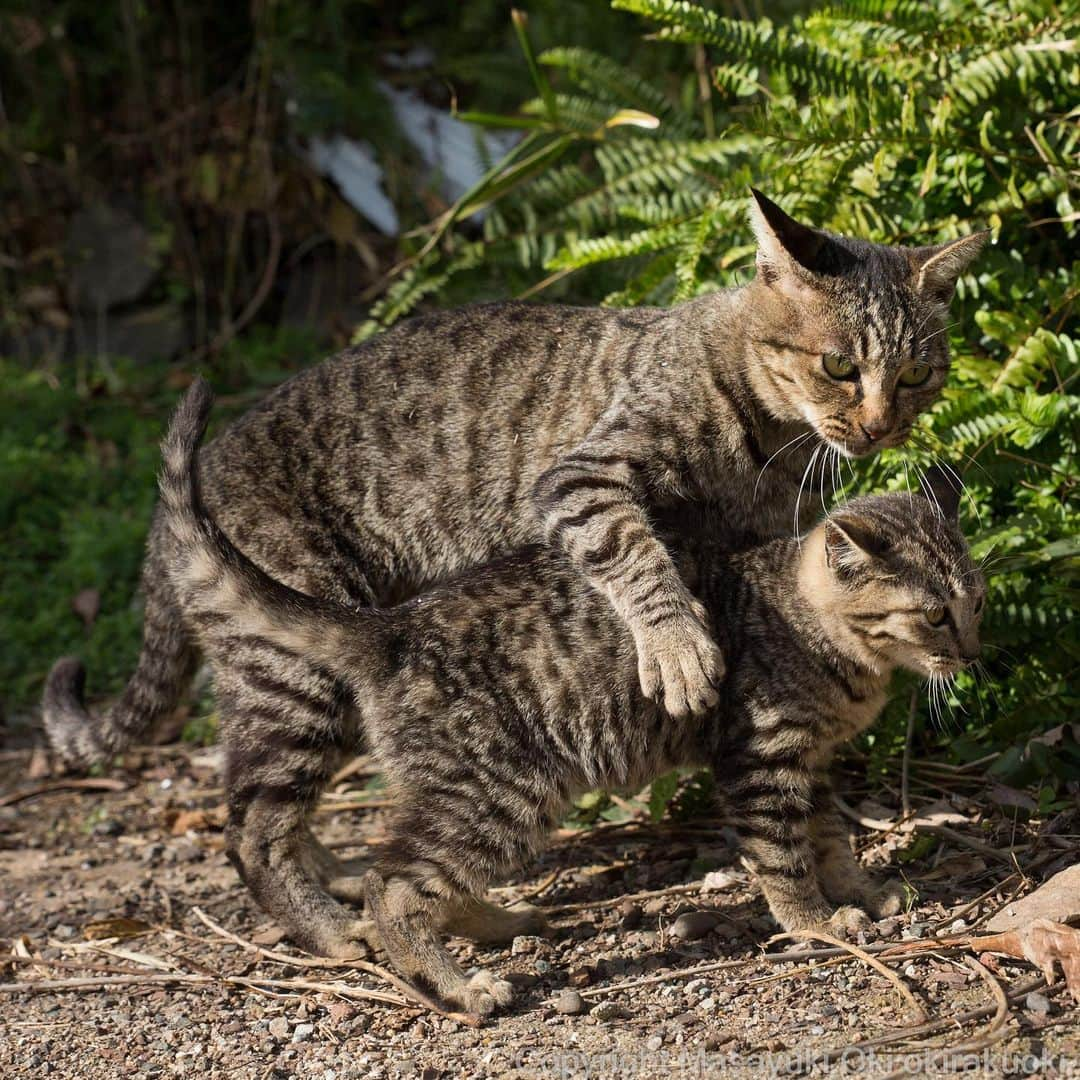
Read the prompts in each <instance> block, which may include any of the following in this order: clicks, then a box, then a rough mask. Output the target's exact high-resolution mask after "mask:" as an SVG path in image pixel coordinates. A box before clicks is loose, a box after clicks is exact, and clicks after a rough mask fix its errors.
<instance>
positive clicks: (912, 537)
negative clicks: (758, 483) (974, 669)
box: [825, 470, 986, 676]
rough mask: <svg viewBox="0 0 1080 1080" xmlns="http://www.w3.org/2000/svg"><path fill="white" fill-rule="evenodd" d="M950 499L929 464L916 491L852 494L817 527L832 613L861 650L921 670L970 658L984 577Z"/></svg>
mask: <svg viewBox="0 0 1080 1080" xmlns="http://www.w3.org/2000/svg"><path fill="white" fill-rule="evenodd" d="M958 502H959V496H958V494H957V491H956V489H955V488H954V487H953V486H952V485H951V484H949V483H948V482H947V478H946V477H945V475H944V473H942V472H941V471H939V470H931V471H930V473H929V474H928V487H927V490H926V493H925V494H912V495H908V494H907V493H899V492H897V493H893V494H890V495H884V496H880V495H879V496H870V497H867V498H862V499H856V500H854V501H853V502H851V503H849V504H848V505H847V506H846V507H844V508H843V509H842V510H840V511H837V512H836V513H835V514H833V515H832V516H831V517H830V518H829V520H828V521H827V522H826V524H825V557H826V562H827V564H828V567H829V569H830V571H831V572H832V574H833V576H834V579H835V581H836V583H837V584H838V586H839V588H838V590H837V592H836V597H837V599H836V608H837V615H838V617H839V618H840V619H841V620H842V621H843V623H844V625H845V628H846V630H847V632H848V634H849V635H850V636H851V637H852V638H853V639H855V640H856V641H858V642H859V644H860V645H861V646H862V647H863V648H864V649H866V650H867V651H869V652H870V653H873V654H876V655H877V656H880V657H881V658H882V659H885V660H887V661H888V662H889V663H891V664H895V665H899V666H902V667H905V668H908V669H909V670H911V671H914V672H917V673H918V674H922V675H943V676H951V675H955V674H956V673H957V672H958V671H960V670H962V669H963V668H964V667H966V666H967V665H969V664H971V663H973V662H974V661H975V660H976V659H978V656H979V649H980V642H979V623H980V621H981V619H982V615H983V610H984V607H985V601H986V580H985V578H984V577H983V574H982V571H981V570H980V569H979V568H978V567H977V566H975V564H974V563H973V562H972V559H971V554H970V552H969V551H968V547H967V544H966V543H965V541H964V538H963V536H962V535H961V533H960V530H959V528H958V525H957V520H956V513H957V509H958Z"/></svg>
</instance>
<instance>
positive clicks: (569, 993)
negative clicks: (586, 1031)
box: [555, 990, 599, 1016]
mask: <svg viewBox="0 0 1080 1080" xmlns="http://www.w3.org/2000/svg"><path fill="white" fill-rule="evenodd" d="M598 1007H599V1006H598ZM555 1011H556V1012H557V1013H562V1014H563V1016H577V1015H578V1014H579V1013H583V1012H584V1011H585V999H584V998H583V997H582V996H581V995H580V994H579V993H578V992H577V991H576V990H564V991H563V992H562V993H561V994H560V995H559V996H558V998H557V999H556V1001H555Z"/></svg>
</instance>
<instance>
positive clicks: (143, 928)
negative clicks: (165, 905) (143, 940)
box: [83, 918, 153, 941]
mask: <svg viewBox="0 0 1080 1080" xmlns="http://www.w3.org/2000/svg"><path fill="white" fill-rule="evenodd" d="M151 930H153V927H152V926H151V925H150V924H149V923H145V922H143V921H142V920H141V919H125V918H120V919H105V920H104V921H102V922H92V923H87V924H86V926H84V927H83V937H84V938H86V940H87V941H101V940H102V939H103V938H130V937H139V935H140V934H148V933H150V931H151Z"/></svg>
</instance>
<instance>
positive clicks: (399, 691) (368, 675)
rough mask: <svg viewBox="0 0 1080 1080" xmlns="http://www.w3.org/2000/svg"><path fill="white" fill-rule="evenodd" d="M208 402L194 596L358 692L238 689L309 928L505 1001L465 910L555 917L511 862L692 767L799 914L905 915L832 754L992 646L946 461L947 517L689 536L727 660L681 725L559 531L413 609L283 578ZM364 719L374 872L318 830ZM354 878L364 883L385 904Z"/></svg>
mask: <svg viewBox="0 0 1080 1080" xmlns="http://www.w3.org/2000/svg"><path fill="white" fill-rule="evenodd" d="M209 405H210V395H209V391H208V389H207V388H206V386H205V384H203V383H199V384H197V385H196V386H195V387H193V388H192V390H191V391H190V392H189V394H188V396H187V398H186V399H185V401H184V403H183V404H182V405H181V407H180V409H179V411H178V413H177V416H176V418H175V419H174V422H173V425H172V428H171V430H170V434H169V437H168V439H167V440H166V443H165V446H164V467H163V472H162V478H161V494H162V502H163V505H164V507H165V517H164V526H165V527H166V528H168V529H170V530H171V532H172V534H173V537H174V540H175V549H174V559H173V563H172V569H171V574H172V581H173V586H174V588H175V590H176V595H177V598H178V601H179V603H180V604H181V606H182V607H183V609H184V611H185V614H186V616H187V618H188V619H189V621H190V623H191V625H193V626H195V627H196V628H197V629H198V632H199V635H200V638H201V641H202V644H203V647H204V648H205V649H206V650H207V651H208V653H209V654H210V656H211V657H212V658H213V659H214V661H215V663H216V665H217V670H218V672H219V675H227V674H228V672H229V671H230V670H231V668H232V667H233V665H234V664H235V663H236V662H237V653H238V651H239V652H240V653H241V659H240V663H242V664H246V663H249V662H250V661H249V660H247V659H245V658H244V655H243V654H244V653H245V652H246V650H251V655H256V654H258V652H259V651H260V650H263V651H264V653H267V654H269V655H272V656H273V657H275V658H285V657H306V658H307V659H308V661H309V662H310V663H311V665H312V668H313V669H314V670H319V671H321V672H323V677H324V678H325V680H326V681H327V684H328V686H329V687H333V689H334V692H335V693H336V695H337V696H336V700H337V702H338V703H339V709H338V711H337V712H334V713H331V714H326V715H324V716H323V718H322V725H321V727H320V728H318V729H313V728H312V727H311V726H310V725H309V724H307V723H298V724H288V723H285V722H284V721H285V720H287V719H288V718H289V717H291V715H292V713H291V712H290V711H289V710H287V709H283V710H282V711H281V712H279V713H277V714H271V715H267V714H266V713H264V712H259V711H255V710H254V709H253V708H252V707H251V706H250V705H249V703H248V702H246V701H245V700H244V699H243V697H242V696H238V697H237V698H235V699H233V700H232V701H230V702H228V703H227V707H226V708H225V709H223V710H222V714H223V723H224V725H225V727H224V731H223V736H224V738H225V741H226V744H227V745H228V746H229V747H230V749H231V751H232V754H231V757H230V776H229V805H230V820H229V825H228V831H227V843H228V850H229V853H230V857H231V858H232V859H233V861H234V862H235V863H236V865H237V867H238V869H239V870H240V872H241V874H242V875H243V876H244V878H245V880H246V881H247V882H248V884H249V885H250V886H251V889H252V891H253V892H254V894H255V896H256V898H257V899H258V900H259V902H260V903H261V904H262V905H263V906H264V907H265V908H266V909H267V910H268V911H269V912H270V913H271V914H273V915H274V917H275V918H277V919H278V920H280V921H281V923H282V925H283V926H285V927H286V929H287V930H288V931H289V933H290V934H291V935H292V936H293V938H294V939H295V940H297V941H298V942H299V943H300V944H302V945H303V946H305V947H306V948H309V949H311V950H313V951H316V952H323V953H329V954H331V955H350V954H353V953H355V951H356V949H357V942H358V941H366V942H368V943H369V944H371V945H372V946H378V947H382V948H383V949H385V950H386V952H387V953H388V954H389V956H390V958H391V959H392V961H393V962H394V964H395V965H396V966H397V967H398V968H399V969H400V970H401V971H402V972H403V973H405V974H406V975H408V976H410V977H413V978H415V979H418V980H421V981H423V982H424V983H426V984H427V985H429V986H430V987H432V988H433V989H434V990H435V991H436V993H438V994H439V995H440V997H442V998H443V999H444V1000H445V1001H447V1002H448V1003H450V1004H452V1005H454V1006H456V1007H459V1008H463V1009H467V1010H470V1011H476V1012H481V1013H484V1012H490V1011H491V1010H493V1009H494V1008H496V1007H497V1006H499V1005H505V1004H507V1003H508V1001H509V999H510V995H511V989H510V986H509V984H507V983H505V982H503V981H501V980H498V979H496V978H494V977H493V976H492V975H491V974H490V973H487V972H483V973H481V974H479V975H476V976H474V977H472V978H471V979H470V978H468V977H467V976H466V975H465V974H464V973H463V972H462V971H461V969H460V968H459V967H458V965H457V964H456V962H455V961H454V960H453V959H452V957H451V956H450V955H449V953H447V951H446V949H445V948H444V946H443V945H442V942H441V940H440V931H442V930H447V929H448V930H451V931H452V932H457V933H467V934H472V935H476V936H481V937H483V938H484V939H485V940H505V939H507V938H510V937H513V936H514V935H515V934H518V933H522V932H526V931H528V930H532V931H535V930H537V929H538V928H540V927H542V925H543V922H542V917H541V916H540V915H539V913H538V912H535V911H534V910H531V909H518V910H512V911H509V912H507V911H503V910H500V909H498V908H495V907H493V906H491V905H489V904H487V903H486V902H485V901H484V900H483V896H484V893H485V892H486V890H487V888H488V886H489V885H490V884H491V883H492V881H493V880H494V879H495V878H497V877H499V876H502V875H505V874H507V873H509V872H510V871H512V870H514V869H516V868H518V867H519V866H520V865H521V864H522V862H523V861H524V860H526V859H528V858H529V857H530V856H531V855H533V853H534V852H535V851H536V850H537V849H538V848H539V847H540V846H541V844H542V843H543V842H544V839H545V836H546V834H547V833H548V831H549V830H550V829H551V828H552V826H553V825H554V824H556V823H557V822H558V820H559V819H560V817H561V816H562V815H563V814H564V813H565V811H566V810H567V808H568V807H569V805H570V802H571V800H573V799H574V798H575V797H576V796H577V795H578V794H580V793H581V792H583V791H586V790H590V789H593V788H598V787H599V788H607V789H612V788H632V789H636V788H639V787H640V786H642V785H643V784H645V783H647V782H648V781H649V780H650V779H652V778H654V777H655V776H657V775H659V774H661V773H663V772H665V771H667V770H669V769H670V768H672V767H674V766H676V765H702V764H708V765H711V767H712V768H713V770H714V772H715V774H716V778H717V785H716V787H717V791H718V792H719V793H720V797H721V800H722V802H723V803H724V804H725V806H724V808H725V809H726V810H727V811H728V812H729V813H731V814H733V815H735V816H737V818H738V820H739V825H738V829H739V833H740V836H741V839H742V845H743V851H744V854H745V855H746V857H747V859H748V860H749V861H750V863H751V864H752V866H753V867H754V869H755V871H756V873H757V875H758V878H759V880H760V882H761V885H762V888H763V890H764V893H765V896H766V898H767V899H768V902H769V906H770V908H771V910H772V912H773V914H774V915H775V916H776V918H777V919H778V920H779V921H780V923H781V924H782V925H783V926H784V927H785V928H787V929H801V928H807V927H814V926H820V925H822V924H826V923H828V924H830V925H832V926H833V927H834V928H845V929H851V928H855V927H857V926H859V925H860V924H865V921H866V916H865V914H864V913H863V912H864V911H865V912H869V913H870V914H871V915H872V916H874V917H880V916H881V915H883V914H886V913H891V912H895V911H896V910H897V909H898V905H899V896H900V892H899V890H898V889H897V888H896V887H894V886H887V887H885V888H884V889H882V888H879V887H878V886H877V885H875V884H874V883H873V881H872V880H871V879H870V878H869V877H868V876H867V875H866V874H865V873H864V872H863V871H862V870H861V869H860V868H859V866H858V865H857V863H856V862H855V860H854V858H853V856H852V855H851V852H850V850H849V849H848V847H847V844H846V840H845V833H844V829H843V826H842V824H841V822H840V821H839V819H838V818H837V817H836V813H835V811H834V809H833V807H832V803H831V798H830V787H829V781H828V776H827V769H828V766H829V763H830V760H831V758H832V756H833V753H834V751H835V748H836V747H837V746H838V745H839V744H840V743H842V742H844V741H845V740H847V739H849V738H851V737H852V736H853V735H854V734H856V733H857V732H859V731H862V730H864V729H865V728H866V727H867V726H869V725H870V724H871V723H872V722H873V720H874V719H875V717H876V716H877V714H878V712H879V711H880V709H881V707H882V705H883V703H884V701H885V689H886V686H887V683H888V680H889V677H890V674H891V672H892V670H893V668H894V667H895V666H897V665H899V664H903V665H904V666H907V667H909V668H912V669H914V670H916V671H918V672H920V673H924V674H925V673H942V674H946V673H953V672H955V671H957V670H959V669H960V668H961V667H963V666H964V665H965V664H966V663H967V662H969V661H970V660H972V659H974V656H975V655H976V654H977V649H978V622H979V618H980V615H981V610H982V602H983V596H984V592H985V585H984V582H983V580H982V577H981V574H980V573H979V572H978V570H977V569H976V568H975V567H974V566H973V564H972V562H971V559H970V557H969V554H968V550H967V547H966V545H965V543H964V541H963V538H962V537H961V536H960V534H959V531H958V529H957V526H956V521H955V513H956V507H957V499H956V495H955V493H954V492H953V491H952V489H951V488H949V487H948V486H947V485H945V484H943V483H942V482H941V478H940V477H935V483H936V484H937V487H936V488H935V498H936V500H937V503H940V505H941V507H942V508H943V511H944V514H942V512H940V511H939V510H938V509H937V504H936V503H935V505H931V503H930V502H929V501H928V500H927V499H926V498H923V497H922V496H918V495H915V496H911V495H906V494H893V495H887V496H878V497H869V498H862V499H858V500H855V501H854V502H852V503H851V504H849V505H848V506H847V507H845V508H843V509H842V510H840V511H837V512H835V513H834V514H833V515H831V517H829V518H828V519H827V520H826V522H825V523H824V524H823V525H820V526H818V527H817V528H816V529H814V530H813V531H812V532H811V533H810V534H809V535H808V536H807V537H806V538H804V539H803V541H802V542H801V544H800V542H799V541H797V540H794V539H785V540H777V541H772V542H770V543H766V544H762V545H760V546H758V547H756V548H753V549H751V550H748V551H745V552H743V553H741V554H735V555H732V554H727V553H724V552H723V551H721V550H719V549H718V548H717V547H716V545H714V544H710V543H709V542H707V541H695V542H693V543H683V545H682V546H683V549H684V551H683V554H684V555H685V557H686V559H687V560H688V564H689V565H688V571H689V576H690V577H692V578H693V579H695V580H696V582H697V595H698V596H699V597H700V599H701V601H702V602H703V604H704V610H705V611H706V612H707V614H708V615H710V616H711V617H712V619H713V622H714V625H715V626H716V627H717V633H718V641H719V644H720V646H721V648H722V649H723V650H724V654H725V655H726V656H727V658H728V663H729V672H728V676H727V678H726V680H725V681H724V682H723V684H722V685H721V686H720V688H719V690H718V697H719V701H718V705H717V707H716V708H713V709H710V710H708V711H706V712H705V713H704V714H703V715H701V716H698V717H691V716H686V717H682V718H680V719H677V720H673V719H671V718H670V717H666V716H665V715H664V714H663V713H662V711H661V710H660V708H659V707H658V706H657V705H656V704H655V703H653V702H652V701H650V700H649V699H648V698H646V697H644V696H643V694H642V691H641V687H640V683H639V680H638V677H637V666H638V661H637V655H636V654H637V648H636V645H635V642H634V639H633V635H632V634H631V633H630V632H629V631H628V630H627V628H626V625H625V623H624V622H623V621H622V620H621V619H619V618H618V617H617V616H616V615H615V613H614V612H613V611H612V609H611V607H610V605H609V604H608V603H607V602H606V601H605V600H604V598H603V597H601V596H600V595H599V594H598V593H597V592H596V591H595V590H593V589H592V588H590V587H588V585H587V584H586V583H585V582H584V581H583V580H582V578H581V576H580V575H579V574H577V573H576V572H575V570H574V569H573V567H572V566H571V565H570V564H569V562H568V560H567V559H566V558H565V557H564V556H561V555H560V554H558V553H554V552H550V551H545V550H543V549H539V548H532V549H527V550H524V551H522V552H519V553H517V554H514V555H512V556H509V557H506V558H504V559H502V560H499V561H496V562H494V563H491V564H489V565H487V566H484V567H480V568H477V569H474V570H471V571H469V572H467V573H464V574H462V575H460V576H459V577H457V578H456V579H453V580H450V581H448V582H446V583H444V584H443V585H440V586H437V587H435V588H433V589H432V590H431V591H429V592H427V593H424V594H422V595H421V596H418V597H416V598H415V599H413V600H410V601H408V602H406V603H404V604H401V605H399V606H398V607H396V608H393V609H390V610H372V609H366V610H361V609H355V608H349V607H347V606H345V605H343V604H340V603H337V602H334V601H329V600H322V599H315V598H312V597H308V596H305V595H303V594H301V593H299V592H296V591H294V590H292V589H290V588H288V587H286V586H284V585H282V584H280V583H278V582H277V581H275V580H274V579H273V578H271V577H269V576H268V575H266V574H265V573H264V572H263V571H262V570H260V569H259V568H258V567H256V566H255V565H254V564H253V563H252V562H251V561H250V560H249V559H247V558H246V557H245V556H244V555H242V554H241V553H240V552H239V551H238V549H237V548H236V547H235V546H234V545H233V544H232V543H231V542H230V541H229V540H228V539H227V537H226V536H225V534H224V533H223V532H222V531H221V530H220V529H219V528H218V527H217V525H216V524H215V523H214V522H213V519H212V518H210V517H209V516H208V515H207V513H206V511H205V510H204V509H203V507H202V504H201V500H200V498H199V494H198V490H197V487H196V486H195V485H196V481H195V455H196V448H197V445H198V442H199V438H200V436H201V432H202V430H203V428H204V426H205V422H206V416H207V413H208V411H209ZM939 612H940V619H938V614H939ZM932 622H934V623H937V625H931V623H932ZM264 677H265V678H266V679H268V680H269V679H272V678H273V676H272V675H271V674H270V672H269V671H267V674H266V675H265V676H264ZM261 701H262V698H261V696H257V697H256V700H255V704H257V705H261ZM361 730H362V731H363V734H364V736H365V737H366V738H367V740H368V741H369V744H370V746H371V749H372V750H373V752H374V753H375V754H376V755H377V757H378V759H379V761H380V764H381V766H382V768H383V769H384V771H385V774H386V776H387V778H388V780H389V782H390V786H391V789H392V791H393V793H394V804H393V809H392V811H391V812H390V820H389V822H388V825H387V833H388V842H387V844H386V845H384V846H381V847H380V849H379V854H378V857H377V864H376V868H375V869H374V870H372V871H369V872H368V873H367V874H366V875H364V876H362V877H354V876H349V875H348V873H347V872H346V871H344V870H343V869H342V868H341V867H339V866H338V864H337V863H336V860H334V859H333V856H331V855H330V854H329V853H328V852H326V851H325V849H322V848H320V847H319V846H318V844H317V842H316V841H315V840H314V838H313V837H312V836H311V834H310V832H308V830H307V826H306V824H305V823H304V814H305V811H306V809H307V808H308V805H309V804H310V801H311V800H310V798H309V799H307V800H305V799H303V798H302V796H303V795H304V793H306V792H310V791H313V790H317V787H318V783H319V781H320V780H321V779H322V778H325V776H326V775H327V773H328V772H329V770H330V769H331V768H332V767H333V757H334V752H335V751H336V750H338V749H346V748H350V747H351V746H352V745H354V744H355V741H356V740H358V739H359V737H360V732H361ZM298 776H299V777H303V778H304V782H303V786H302V787H300V788H299V789H297V788H296V787H293V786H292V784H293V783H294V780H293V778H295V777H298ZM331 894H333V895H336V896H338V897H342V898H346V899H351V900H359V899H363V900H365V901H366V903H367V905H368V911H367V914H368V916H369V918H368V919H366V920H361V919H358V918H356V917H355V916H353V915H352V914H350V913H349V912H348V911H347V910H346V909H345V908H344V907H342V906H340V905H339V904H337V903H336V902H335V901H334V900H333V899H332V898H331ZM837 904H840V905H842V906H840V907H839V908H838V909H837V907H836V905H837ZM860 909H861V910H860Z"/></svg>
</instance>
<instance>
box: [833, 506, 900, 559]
mask: <svg viewBox="0 0 1080 1080" xmlns="http://www.w3.org/2000/svg"><path fill="white" fill-rule="evenodd" d="M891 546H892V542H891V541H890V540H889V538H888V537H887V536H882V535H881V533H880V532H879V531H878V528H877V525H876V523H875V522H874V521H872V520H871V519H870V518H866V517H863V516H862V515H861V514H858V513H855V512H845V511H843V510H841V511H840V512H838V513H836V514H831V515H830V516H829V517H828V518H826V519H825V561H826V563H827V564H828V566H829V567H830V569H833V570H849V569H851V568H852V567H854V566H858V565H859V564H861V563H865V562H869V561H870V560H871V559H880V558H881V557H882V556H883V555H885V554H886V553H887V552H888V550H889V548H890V547H891Z"/></svg>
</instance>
